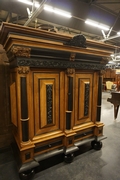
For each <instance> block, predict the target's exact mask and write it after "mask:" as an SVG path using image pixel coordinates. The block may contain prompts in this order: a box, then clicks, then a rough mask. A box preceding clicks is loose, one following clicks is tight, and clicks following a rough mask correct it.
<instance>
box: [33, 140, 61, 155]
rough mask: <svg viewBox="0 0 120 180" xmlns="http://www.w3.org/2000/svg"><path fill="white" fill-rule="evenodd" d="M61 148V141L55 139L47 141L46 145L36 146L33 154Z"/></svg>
mask: <svg viewBox="0 0 120 180" xmlns="http://www.w3.org/2000/svg"><path fill="white" fill-rule="evenodd" d="M61 146H63V140H62V139H56V140H54V141H47V142H46V143H40V144H37V145H36V147H35V148H34V153H38V152H39V153H40V152H43V151H44V152H45V151H49V150H52V149H55V148H58V147H61Z"/></svg>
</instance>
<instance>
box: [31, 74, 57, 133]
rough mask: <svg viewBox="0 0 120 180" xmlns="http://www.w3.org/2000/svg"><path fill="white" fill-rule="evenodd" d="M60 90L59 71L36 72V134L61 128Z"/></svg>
mask: <svg viewBox="0 0 120 180" xmlns="http://www.w3.org/2000/svg"><path fill="white" fill-rule="evenodd" d="M59 91H60V74H59V73H51V74H48V73H34V116H35V134H42V133H47V132H51V131H55V130H59V129H60V107H59V106H60V105H59V102H60V93H59Z"/></svg>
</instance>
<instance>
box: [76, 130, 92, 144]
mask: <svg viewBox="0 0 120 180" xmlns="http://www.w3.org/2000/svg"><path fill="white" fill-rule="evenodd" d="M93 134H94V129H93V128H89V129H86V130H83V131H79V132H77V134H76V135H75V137H74V140H75V141H77V140H81V139H85V138H88V137H91V136H93Z"/></svg>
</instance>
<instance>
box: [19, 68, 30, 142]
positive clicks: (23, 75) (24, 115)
mask: <svg viewBox="0 0 120 180" xmlns="http://www.w3.org/2000/svg"><path fill="white" fill-rule="evenodd" d="M18 73H19V74H20V102H21V104H20V109H21V114H20V115H21V119H20V120H21V130H22V142H27V141H29V117H28V94H27V74H28V73H29V67H19V68H18Z"/></svg>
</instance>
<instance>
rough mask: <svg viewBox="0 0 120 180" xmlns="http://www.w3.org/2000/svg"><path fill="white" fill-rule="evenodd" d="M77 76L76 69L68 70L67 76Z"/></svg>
mask: <svg viewBox="0 0 120 180" xmlns="http://www.w3.org/2000/svg"><path fill="white" fill-rule="evenodd" d="M74 74H75V69H73V68H67V75H68V76H71V75H74Z"/></svg>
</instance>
